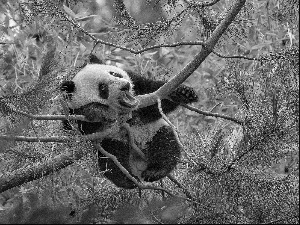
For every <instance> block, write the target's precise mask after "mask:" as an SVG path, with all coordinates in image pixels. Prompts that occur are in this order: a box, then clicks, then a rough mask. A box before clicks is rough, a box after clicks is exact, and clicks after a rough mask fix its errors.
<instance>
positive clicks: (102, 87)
mask: <svg viewBox="0 0 300 225" xmlns="http://www.w3.org/2000/svg"><path fill="white" fill-rule="evenodd" d="M98 88H99V96H100V97H101V98H103V99H107V98H108V96H109V90H108V85H107V84H104V83H99V86H98Z"/></svg>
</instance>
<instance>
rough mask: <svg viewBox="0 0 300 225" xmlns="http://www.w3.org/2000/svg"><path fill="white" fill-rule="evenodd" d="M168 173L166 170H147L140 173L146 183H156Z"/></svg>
mask: <svg viewBox="0 0 300 225" xmlns="http://www.w3.org/2000/svg"><path fill="white" fill-rule="evenodd" d="M169 172H170V171H169V170H166V169H160V170H157V169H155V168H152V169H151V168H150V169H149V168H148V169H147V170H145V171H144V172H142V179H143V180H144V181H146V182H153V181H157V180H160V179H162V178H164V177H165V176H167V175H168V174H169Z"/></svg>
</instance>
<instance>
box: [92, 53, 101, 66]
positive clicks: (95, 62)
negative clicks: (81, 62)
mask: <svg viewBox="0 0 300 225" xmlns="http://www.w3.org/2000/svg"><path fill="white" fill-rule="evenodd" d="M89 63H90V64H104V63H103V61H102V60H101V59H99V58H98V57H97V56H95V55H94V54H90V55H89Z"/></svg>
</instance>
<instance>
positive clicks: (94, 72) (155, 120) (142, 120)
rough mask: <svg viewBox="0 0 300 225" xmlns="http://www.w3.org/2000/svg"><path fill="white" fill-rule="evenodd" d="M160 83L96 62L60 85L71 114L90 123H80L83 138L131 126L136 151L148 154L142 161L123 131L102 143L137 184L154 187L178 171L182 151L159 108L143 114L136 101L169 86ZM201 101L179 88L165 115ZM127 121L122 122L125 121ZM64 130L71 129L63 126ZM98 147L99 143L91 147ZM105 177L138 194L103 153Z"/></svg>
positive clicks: (165, 101)
mask: <svg viewBox="0 0 300 225" xmlns="http://www.w3.org/2000/svg"><path fill="white" fill-rule="evenodd" d="M164 83H165V82H164V81H157V80H152V79H149V78H146V77H144V76H142V75H139V74H136V73H134V72H132V71H125V70H123V69H121V68H118V67H116V66H112V65H105V64H103V63H102V61H101V60H99V59H97V58H95V57H93V58H92V59H91V60H90V62H89V63H88V64H86V65H84V66H83V67H81V68H80V69H79V70H77V71H76V73H75V76H74V77H73V78H72V79H71V80H66V81H63V82H62V83H61V86H60V90H61V91H62V92H63V93H64V96H66V97H65V100H66V102H67V105H68V108H69V110H70V114H75V115H84V116H85V118H87V120H88V121H77V125H78V129H79V130H80V132H81V133H82V134H93V133H95V132H100V131H103V130H105V129H107V127H109V126H111V125H112V124H114V122H115V121H117V120H118V119H119V120H121V121H122V123H123V122H124V123H125V122H126V123H127V124H128V125H129V127H130V130H131V133H132V136H133V139H134V143H135V145H136V146H137V147H138V148H139V149H140V150H141V151H142V152H143V153H144V155H145V158H142V157H140V156H138V155H136V154H133V153H132V151H131V147H132V146H131V144H130V142H129V136H128V135H129V134H128V132H126V131H124V130H122V129H121V130H120V132H118V133H117V134H114V135H110V136H108V137H105V138H104V139H102V140H101V143H100V144H101V147H102V148H103V149H104V150H105V151H107V152H108V153H110V154H113V155H114V156H115V157H116V158H117V159H118V161H119V162H120V163H121V165H122V166H123V167H124V168H126V170H127V171H128V172H129V173H130V174H131V175H132V176H133V177H134V178H136V179H137V180H138V181H146V182H154V181H158V180H160V179H162V178H163V177H165V176H167V175H168V174H169V173H170V172H171V171H172V170H173V169H174V168H175V167H176V165H177V163H178V161H179V159H180V155H181V146H180V144H179V143H178V141H177V139H176V134H174V131H173V129H172V128H171V127H170V125H169V124H168V123H166V122H165V121H164V120H163V119H162V116H161V114H160V112H159V109H158V105H157V104H154V105H150V106H147V107H144V108H138V107H137V106H138V101H137V98H136V96H137V95H144V94H148V93H152V92H154V91H156V90H157V89H159V88H160V87H161V86H162V85H164ZM196 101H198V96H197V95H196V93H195V91H194V90H193V89H192V88H190V87H188V86H185V85H181V86H179V87H178V88H177V89H176V90H175V91H174V92H173V93H171V94H170V95H169V99H163V100H162V101H161V103H162V110H163V112H164V113H165V114H167V113H170V112H172V111H174V110H175V109H176V108H177V107H178V106H179V104H180V103H192V102H196ZM120 118H123V119H120ZM64 127H65V128H71V127H72V126H70V124H69V122H68V121H64ZM92 143H93V144H96V143H97V142H96V141H94V142H92ZM98 163H99V169H100V171H103V173H104V176H105V177H106V178H107V179H109V180H110V181H112V182H113V183H114V184H115V185H116V186H117V187H120V188H125V189H133V188H136V184H135V183H134V182H133V181H131V180H130V179H129V178H128V177H126V175H125V174H124V173H123V172H122V171H121V170H120V169H119V168H118V166H117V165H115V163H114V162H113V161H112V160H111V159H109V158H107V157H105V156H104V155H103V154H102V153H101V152H98Z"/></svg>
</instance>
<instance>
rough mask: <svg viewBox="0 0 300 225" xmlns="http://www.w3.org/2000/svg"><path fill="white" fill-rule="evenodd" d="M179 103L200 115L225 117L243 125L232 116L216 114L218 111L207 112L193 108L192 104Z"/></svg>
mask: <svg viewBox="0 0 300 225" xmlns="http://www.w3.org/2000/svg"><path fill="white" fill-rule="evenodd" d="M180 105H182V106H183V107H185V108H187V109H189V110H192V111H194V112H197V113H199V114H202V115H205V116H213V117H220V118H223V119H226V120H231V121H233V122H235V123H237V124H239V125H243V124H244V122H243V121H241V120H238V119H236V118H232V117H230V116H226V115H220V114H218V113H212V112H207V111H202V110H200V109H197V108H195V107H193V106H190V105H187V104H184V103H181V104H180Z"/></svg>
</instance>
